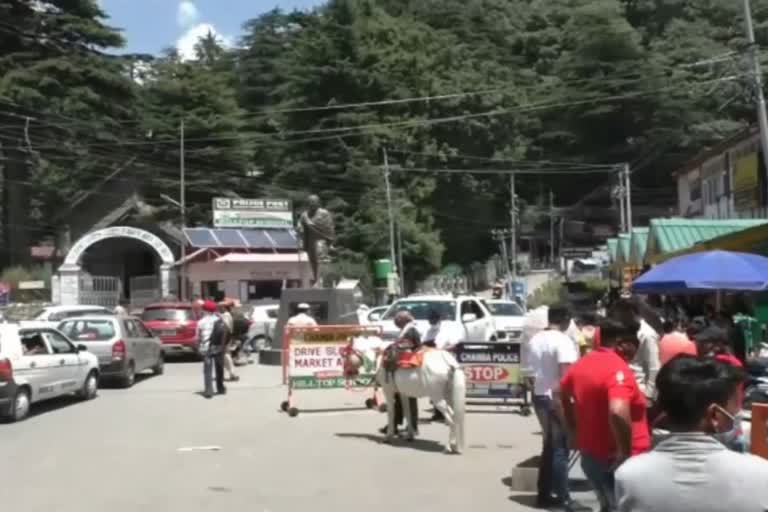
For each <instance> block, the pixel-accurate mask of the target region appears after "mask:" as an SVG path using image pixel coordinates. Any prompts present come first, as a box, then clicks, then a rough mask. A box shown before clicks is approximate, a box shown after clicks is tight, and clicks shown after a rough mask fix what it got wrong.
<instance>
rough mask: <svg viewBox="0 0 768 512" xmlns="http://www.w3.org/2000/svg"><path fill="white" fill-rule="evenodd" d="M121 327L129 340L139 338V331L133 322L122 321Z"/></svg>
mask: <svg viewBox="0 0 768 512" xmlns="http://www.w3.org/2000/svg"><path fill="white" fill-rule="evenodd" d="M123 325H125V332H126V334H127V335H128V337H129V338H141V335H140V334H139V330H138V329H137V328H136V322H134V321H133V320H123Z"/></svg>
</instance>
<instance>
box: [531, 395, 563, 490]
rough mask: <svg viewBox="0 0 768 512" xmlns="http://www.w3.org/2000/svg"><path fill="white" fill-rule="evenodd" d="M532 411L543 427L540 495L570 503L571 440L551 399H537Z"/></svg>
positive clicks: (539, 481)
mask: <svg viewBox="0 0 768 512" xmlns="http://www.w3.org/2000/svg"><path fill="white" fill-rule="evenodd" d="M533 409H534V411H536V417H537V418H538V420H539V425H541V436H542V446H541V463H540V465H539V480H538V495H539V497H541V498H548V497H550V496H552V494H553V493H554V494H555V496H557V497H558V498H560V499H562V500H564V501H569V500H570V499H571V496H570V493H569V492H568V437H567V435H566V433H565V429H564V428H563V425H562V424H561V422H560V418H559V417H558V415H557V414H556V413H555V409H554V404H553V403H552V399H551V398H549V397H548V396H545V395H534V396H533Z"/></svg>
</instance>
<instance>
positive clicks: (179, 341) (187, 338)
mask: <svg viewBox="0 0 768 512" xmlns="http://www.w3.org/2000/svg"><path fill="white" fill-rule="evenodd" d="M199 318H200V313H199V311H197V310H196V309H195V308H193V307H192V304H187V303H182V302H178V303H176V302H174V303H170V302H167V303H159V304H150V305H149V306H147V307H145V308H144V312H143V313H142V314H141V319H142V321H143V322H144V325H146V326H147V327H149V328H150V329H152V331H153V332H154V333H155V334H156V335H157V336H158V337H159V338H160V340H161V341H162V342H163V352H164V353H165V355H166V356H168V355H173V354H193V355H195V356H199V355H200V351H199V347H198V340H197V321H198V320H199Z"/></svg>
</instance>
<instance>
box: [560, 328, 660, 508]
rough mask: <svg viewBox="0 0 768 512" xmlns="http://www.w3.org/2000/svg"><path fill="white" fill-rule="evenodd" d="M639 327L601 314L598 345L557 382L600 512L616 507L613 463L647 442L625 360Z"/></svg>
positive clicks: (642, 406)
mask: <svg viewBox="0 0 768 512" xmlns="http://www.w3.org/2000/svg"><path fill="white" fill-rule="evenodd" d="M637 329H638V327H637V324H634V323H630V324H628V325H627V324H622V323H621V322H618V321H616V320H613V319H605V320H604V321H603V322H602V323H601V325H600V334H601V346H600V348H598V349H596V350H594V351H592V352H590V353H589V354H587V355H585V356H584V357H582V358H581V359H579V361H577V362H576V363H575V364H574V365H573V366H571V368H570V369H569V370H568V372H567V373H566V375H565V377H563V379H562V381H561V383H560V388H561V397H560V399H561V401H562V406H563V412H564V416H565V421H566V425H567V427H568V431H569V432H570V435H571V439H573V440H574V444H575V447H576V449H578V450H579V453H580V455H581V467H582V469H583V470H584V474H585V475H586V477H587V479H589V481H590V483H591V484H592V488H593V489H594V490H595V494H596V495H597V498H598V501H599V502H600V511H601V512H613V511H615V510H616V500H615V497H614V470H615V468H616V467H618V466H619V465H620V464H621V463H622V462H624V461H625V460H626V459H627V458H629V457H630V456H632V455H636V454H638V453H642V452H644V451H647V450H648V449H649V448H650V444H651V437H650V433H649V431H648V423H647V417H646V400H645V396H644V395H643V393H642V392H641V391H640V387H639V386H638V384H637V381H636V380H635V378H634V375H633V373H632V370H631V369H630V367H629V364H628V362H629V361H631V360H632V358H633V357H634V356H635V353H636V352H637V347H638V340H637ZM659 512H661V511H659Z"/></svg>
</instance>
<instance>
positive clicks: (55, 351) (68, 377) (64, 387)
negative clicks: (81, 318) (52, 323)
mask: <svg viewBox="0 0 768 512" xmlns="http://www.w3.org/2000/svg"><path fill="white" fill-rule="evenodd" d="M42 335H43V337H44V338H45V339H46V341H47V342H48V344H49V346H50V347H51V352H52V357H53V366H54V367H55V368H56V384H55V385H56V386H57V388H58V392H57V394H64V393H72V392H73V391H77V389H78V387H79V386H80V384H82V382H83V380H84V379H85V375H83V376H82V378H81V375H80V373H81V371H82V366H81V364H80V356H79V355H78V353H77V348H75V346H74V345H73V344H72V342H71V341H69V340H68V339H67V338H66V337H65V336H64V335H63V334H61V333H60V332H58V331H55V330H53V329H47V330H44V331H42Z"/></svg>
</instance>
